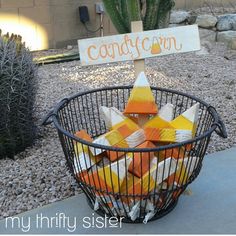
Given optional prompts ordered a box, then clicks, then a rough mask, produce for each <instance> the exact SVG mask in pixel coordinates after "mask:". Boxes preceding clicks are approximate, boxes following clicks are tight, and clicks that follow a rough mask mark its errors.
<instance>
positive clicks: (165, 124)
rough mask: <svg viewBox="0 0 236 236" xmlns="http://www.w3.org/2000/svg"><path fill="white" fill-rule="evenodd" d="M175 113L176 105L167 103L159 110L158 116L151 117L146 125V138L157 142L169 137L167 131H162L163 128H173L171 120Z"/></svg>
mask: <svg viewBox="0 0 236 236" xmlns="http://www.w3.org/2000/svg"><path fill="white" fill-rule="evenodd" d="M173 115H174V107H173V105H172V104H170V103H167V104H166V105H165V106H163V107H162V108H161V109H160V110H159V113H158V115H157V116H155V117H153V118H152V119H150V120H149V121H148V122H147V123H146V124H145V125H144V131H145V135H146V140H149V141H154V142H155V141H156V142H157V141H160V140H162V141H164V140H165V139H167V138H166V135H167V134H166V132H164V131H162V130H161V129H164V128H172V127H171V125H170V123H169V122H170V121H171V120H172V119H173ZM170 132H171V131H170ZM169 135H171V134H169ZM173 135H174V133H173V131H172V136H173ZM173 139H174V138H173Z"/></svg>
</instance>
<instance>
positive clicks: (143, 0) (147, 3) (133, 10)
mask: <svg viewBox="0 0 236 236" xmlns="http://www.w3.org/2000/svg"><path fill="white" fill-rule="evenodd" d="M103 3H104V6H105V9H106V11H107V13H108V14H109V16H110V18H111V21H112V22H113V24H114V26H115V27H116V29H117V31H118V32H119V33H121V34H122V33H129V32H130V29H131V27H130V25H131V21H139V20H143V26H144V30H153V29H159V28H165V27H167V26H168V24H169V17H170V10H171V8H172V7H173V6H174V0H115V1H114V0H103Z"/></svg>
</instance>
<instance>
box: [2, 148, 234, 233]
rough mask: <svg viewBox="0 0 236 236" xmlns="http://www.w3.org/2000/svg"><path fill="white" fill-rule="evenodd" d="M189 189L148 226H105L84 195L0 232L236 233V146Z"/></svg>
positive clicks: (215, 158)
mask: <svg viewBox="0 0 236 236" xmlns="http://www.w3.org/2000/svg"><path fill="white" fill-rule="evenodd" d="M189 188H190V189H191V191H192V195H183V196H181V197H180V200H179V202H178V205H177V206H176V208H175V209H174V210H173V211H172V212H171V213H170V214H168V215H166V216H165V217H163V218H161V219H159V220H157V221H153V222H149V223H148V224H147V225H144V224H124V223H122V224H121V227H120V225H119V224H118V225H117V227H111V226H112V225H111V224H109V222H107V224H106V225H105V221H104V220H103V218H98V217H99V216H98V215H97V214H94V213H93V211H92V210H91V209H90V208H89V206H88V204H87V202H86V199H85V197H84V195H82V194H81V195H78V196H74V197H71V198H68V199H66V200H63V201H60V202H56V203H53V204H50V205H47V206H44V207H42V208H37V209H34V210H32V211H29V212H26V213H24V214H20V215H18V216H17V217H18V218H15V220H14V227H13V229H12V223H11V220H10V219H8V221H6V219H4V220H2V221H0V233H3V234H8V233H14V234H21V233H24V232H23V231H26V232H28V233H30V234H35V233H37V234H44V233H47V234H52V233H56V234H66V233H69V231H71V232H73V233H76V234H81V233H83V234H85V233H86V234H88V233H90V234H100V233H103V234H106V233H108V234H122V233H126V234H130V233H132V234H144V233H145V234H151V233H155V234H202V233H204V234H236V148H231V149H228V150H226V151H222V152H218V153H215V154H211V155H208V156H207V157H206V158H205V160H204V163H203V168H202V170H201V172H200V175H199V176H198V178H197V179H196V180H195V181H194V182H193V183H192V184H191V185H190V187H189ZM60 213H61V214H60ZM43 217H44V218H43ZM53 217H54V218H53ZM55 217H56V218H55ZM66 217H69V221H68V218H66ZM84 217H87V218H84ZM52 219H53V220H52ZM59 219H60V220H59ZM93 219H94V220H95V223H94V224H93V221H92V220H93ZM49 220H52V222H49ZM98 221H99V222H100V223H98ZM68 222H69V224H68ZM22 223H23V224H22ZM75 223H76V224H75ZM114 225H115V224H113V226H114ZM41 226H42V227H41Z"/></svg>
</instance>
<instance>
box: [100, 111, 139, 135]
mask: <svg viewBox="0 0 236 236" xmlns="http://www.w3.org/2000/svg"><path fill="white" fill-rule="evenodd" d="M101 112H102V114H103V119H104V120H105V123H106V125H107V127H108V128H109V129H110V130H115V129H122V128H124V127H125V128H126V129H127V132H128V131H129V134H128V135H130V134H131V133H132V132H135V131H136V130H138V129H140V128H139V126H138V125H137V124H136V123H135V122H134V121H132V120H131V119H130V118H128V117H126V116H124V115H123V114H122V113H121V112H120V111H119V110H118V109H117V108H115V107H111V108H108V107H104V106H101ZM130 132H131V133H130ZM128 135H127V136H128Z"/></svg>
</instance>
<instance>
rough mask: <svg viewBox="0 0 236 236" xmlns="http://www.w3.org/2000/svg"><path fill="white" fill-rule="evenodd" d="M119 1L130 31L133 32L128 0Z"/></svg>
mask: <svg viewBox="0 0 236 236" xmlns="http://www.w3.org/2000/svg"><path fill="white" fill-rule="evenodd" d="M119 1H120V7H121V14H122V18H123V20H124V22H125V24H126V26H127V27H128V28H129V32H131V24H130V20H129V13H128V8H127V4H126V0H119Z"/></svg>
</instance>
